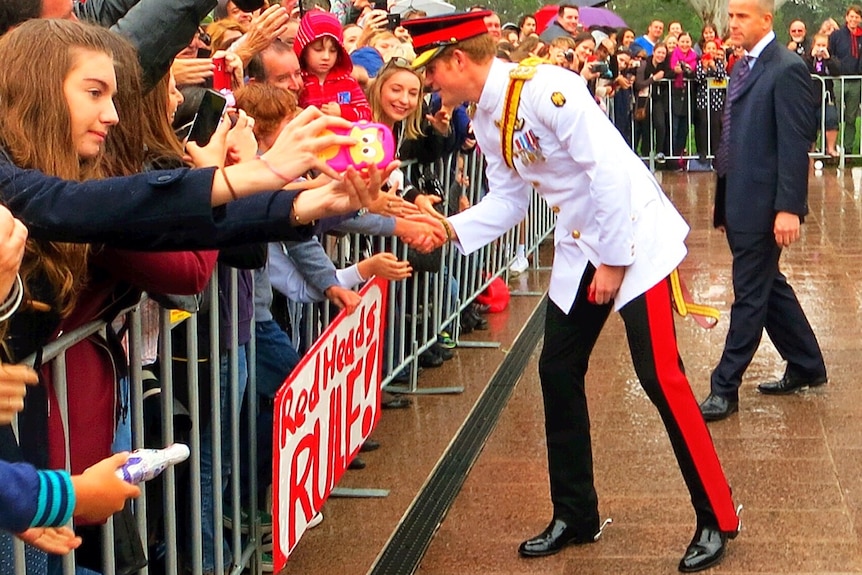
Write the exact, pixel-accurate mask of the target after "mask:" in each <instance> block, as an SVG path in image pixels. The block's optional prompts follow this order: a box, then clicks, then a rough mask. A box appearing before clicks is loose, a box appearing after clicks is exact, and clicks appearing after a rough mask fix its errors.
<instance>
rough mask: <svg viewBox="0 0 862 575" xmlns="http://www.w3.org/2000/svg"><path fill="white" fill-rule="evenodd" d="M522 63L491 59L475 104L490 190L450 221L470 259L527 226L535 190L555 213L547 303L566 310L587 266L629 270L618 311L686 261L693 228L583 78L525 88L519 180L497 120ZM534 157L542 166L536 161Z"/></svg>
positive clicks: (544, 73)
mask: <svg viewBox="0 0 862 575" xmlns="http://www.w3.org/2000/svg"><path fill="white" fill-rule="evenodd" d="M516 66H517V65H516V64H509V63H505V62H502V61H499V60H495V61H494V64H493V66H492V68H491V72H490V75H489V76H488V81H487V82H486V83H485V88H484V90H483V91H482V97H481V99H480V100H479V102H478V105H477V107H476V115H475V117H474V118H473V130H474V132H475V134H476V140H477V141H478V143H479V146H480V148H481V149H482V152H483V153H484V154H485V158H486V160H487V163H488V168H487V176H488V187H489V189H490V193H489V194H488V195H487V196H486V198H485V199H483V200H482V201H481V202H480V203H479V204H478V205H476V206H475V207H474V208H472V209H470V210H469V212H467V213H464V214H461V215H455V216H452V217H451V218H449V221H450V222H451V223H452V226H453V227H454V228H455V230H456V231H457V235H458V238H459V240H460V246H459V248H460V249H461V250H462V251H463V252H466V253H470V252H472V251H474V250H476V249H478V248H480V247H482V246H484V245H485V244H487V243H488V242H490V241H491V240H493V239H495V238H497V237H499V236H500V235H501V234H503V233H505V232H506V231H507V230H509V229H510V228H511V227H513V226H514V225H516V224H517V223H518V222H520V221H521V220H523V219H524V216H525V215H526V212H527V208H528V207H529V202H530V188H531V187H535V189H536V190H537V191H538V193H539V194H540V195H541V196H542V197H543V198H544V199H545V201H547V202H548V204H549V205H550V206H551V207H552V208H553V209H554V211H555V212H556V213H557V228H556V232H555V234H554V249H555V255H554V266H553V271H552V273H551V285H550V290H549V295H550V298H551V299H552V300H553V301H554V302H555V303H556V304H557V305H558V306H559V307H560V309H563V310H568V309H570V308H571V307H572V303H573V302H574V301H575V297H576V295H577V294H576V293H575V291H574V290H572V286H576V285H578V282H579V281H580V278H581V276H582V275H583V273H584V270H585V269H586V266H587V263H588V262H591V263H592V264H593V265H594V266H595V267H598V265H599V264H602V263H604V264H608V265H622V266H629V269H628V270H627V271H626V275H625V280H624V281H623V284H622V286H621V287H620V291H619V295H618V296H617V298H616V300H615V305H616V309H617V310H619V309H620V308H621V307H622V306H623V305H625V304H626V303H628V302H629V301H631V300H632V299H633V298H635V297H636V296H638V295H640V294H642V293H644V292H645V291H646V290H648V289H649V288H651V287H652V286H654V285H655V284H656V283H658V282H659V281H661V280H662V279H663V278H665V277H667V276H668V275H669V274H670V273H671V271H673V270H674V269H675V268H676V266H677V265H678V264H679V263H680V262H681V261H682V259H683V258H684V257H685V254H686V248H685V243H684V240H685V237H686V235H687V234H688V230H689V227H688V224H686V222H685V220H683V219H682V216H680V215H679V213H678V212H677V211H676V208H674V206H673V204H672V203H671V202H670V200H669V199H668V198H667V197H666V196H665V195H664V193H663V192H662V190H661V188H660V187H659V185H658V182H656V180H655V178H654V177H653V176H652V174H651V173H650V172H649V170H648V169H647V168H646V167H645V166H644V164H643V162H641V161H640V159H639V158H638V157H637V156H635V155H634V154H633V153H632V152H631V150H630V149H629V147H628V146H627V145H626V143H625V141H624V140H623V138H622V136H620V134H619V132H618V131H617V130H616V129H615V128H614V127H613V125H612V124H611V123H610V122H609V121H608V119H607V118H606V117H605V116H604V114H602V113H601V111H600V110H599V108H598V106H596V102H595V100H594V99H593V97H592V96H591V95H590V93H589V91H588V90H587V88H586V86H585V85H584V82H583V81H582V80H581V79H580V77H579V76H577V75H575V74H573V73H572V72H570V71H568V70H566V69H564V68H561V67H559V66H540V67H539V70H538V71H537V73H536V76H535V77H534V78H533V79H531V80H529V81H527V82H526V83H525V85H524V90H523V92H522V95H521V105H520V108H519V110H518V117H519V118H521V119H523V120H524V125H523V128H522V130H521V131H520V132H516V133H515V137H516V140H519V139H520V140H522V141H523V142H524V143H525V147H524V148H522V149H523V151H522V152H521V153H520V154H517V153H516V157H515V165H516V167H517V169H518V173H517V174H514V173H513V171H512V170H511V169H509V167H508V166H507V165H506V163H505V161H504V160H503V156H502V153H501V149H500V129H499V128H498V127H497V125H496V124H495V122H499V120H500V114H501V110H502V109H503V105H504V99H505V97H506V88H507V86H508V81H509V72H510V70H512V69H514V68H515V67H516ZM552 96H555V98H553V99H552ZM533 142H535V143H533ZM528 146H535V147H537V148H538V149H537V150H531V149H528ZM516 147H517V145H516ZM536 152H538V154H537V153H536ZM531 154H533V156H537V155H540V156H541V157H544V160H542V159H540V158H538V157H535V158H534V159H532V161H531V156H530V155H531ZM467 222H469V224H467Z"/></svg>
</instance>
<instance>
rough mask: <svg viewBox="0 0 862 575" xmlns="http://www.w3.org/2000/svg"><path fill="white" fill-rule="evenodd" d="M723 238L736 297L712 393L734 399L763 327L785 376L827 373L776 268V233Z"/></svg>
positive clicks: (730, 233) (778, 252) (811, 333)
mask: <svg viewBox="0 0 862 575" xmlns="http://www.w3.org/2000/svg"><path fill="white" fill-rule="evenodd" d="M727 242H728V244H730V252H731V254H733V296H734V297H733V305H732V306H731V308H730V328H729V329H728V332H727V339H726V340H725V344H724V351H723V352H722V354H721V360H719V362H718V366H716V368H715V369H714V370H713V372H712V378H711V388H712V392H713V393H715V394H717V395H721V396H723V397H727V398H730V399H737V398H738V393H739V392H738V390H739V386H740V385H741V384H742V375H743V373H745V370H746V369H747V368H748V364H750V363H751V360H752V359H753V358H754V354H755V352H756V351H757V348H758V347H759V345H760V339H761V338H762V337H763V330H764V329H766V333H768V334H769V338H770V339H771V340H772V343H773V344H775V348H776V349H777V350H778V353H779V354H780V355H781V357H782V358H783V359H784V360H785V361H786V362H787V372H788V374H789V375H792V376H796V377H800V378H806V379H808V378H815V377H819V376H822V375H825V374H826V365H825V364H824V362H823V354H822V353H821V351H820V345H819V344H818V343H817V337H816V336H815V335H814V330H812V329H811V324H809V323H808V319H807V318H806V317H805V312H804V311H802V306H801V305H799V300H798V299H796V293H794V291H793V288H792V287H790V284H788V283H787V278H786V277H785V276H784V274H783V273H781V270H780V269H779V267H778V261H779V258H780V257H781V248H780V247H779V246H778V244H776V243H775V235H774V234H773V233H772V232H771V231H770V232H769V233H762V234H761V233H741V232H735V231H734V230H732V229H730V228H728V229H727Z"/></svg>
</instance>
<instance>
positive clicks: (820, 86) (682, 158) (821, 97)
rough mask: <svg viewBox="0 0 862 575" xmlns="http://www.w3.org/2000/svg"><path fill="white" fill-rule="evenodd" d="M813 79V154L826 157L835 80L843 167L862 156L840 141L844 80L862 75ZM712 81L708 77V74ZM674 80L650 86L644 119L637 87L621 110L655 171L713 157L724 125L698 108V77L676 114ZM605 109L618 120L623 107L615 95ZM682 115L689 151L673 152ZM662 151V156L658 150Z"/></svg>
mask: <svg viewBox="0 0 862 575" xmlns="http://www.w3.org/2000/svg"><path fill="white" fill-rule="evenodd" d="M811 79H812V82H814V83H815V84H816V85H817V88H816V89H815V96H816V97H817V98H818V101H819V102H820V103H821V105H820V109H819V112H817V111H816V110H813V111H812V112H813V113H819V116H818V121H817V125H818V138H817V140H816V141H815V142H814V146H813V148H812V150H811V151H810V154H809V155H810V156H811V157H814V158H825V157H827V154H826V141H825V136H824V133H825V131H826V104H827V102H828V96H827V94H828V91H827V81H830V80H831V81H833V82H834V91H835V102H834V103H835V105H836V106H837V109H838V115H839V127H840V133H839V138H838V149H839V151H840V155H839V165H840V166H841V167H844V162H845V159H846V158H862V153H850V152H849V151H848V150H847V149H845V148H844V146H842V145H841V141H842V140H841V138H842V137H843V132H844V130H843V127H844V125H845V121H844V116H845V99H844V98H842V96H841V95H842V94H843V93H844V87H845V82H846V83H847V84H846V85H848V86H849V85H850V83H851V82H853V83H854V84H856V85H858V86H862V76H841V77H824V76H818V75H812V76H811ZM707 81H709V78H707ZM659 83H660V84H662V85H663V88H662V92H663V93H664V95H665V97H664V98H663V99H662V100H660V102H659V104H660V107H661V111H660V113H662V112H663V121H664V122H665V123H666V126H665V135H666V141H665V142H657V141H656V125H655V117H654V115H653V97H654V96H653V91H654V90H655V89H656V88H655V85H656V84H659ZM672 83H673V79H670V80H661V82H658V83H656V84H653V87H652V88H651V90H650V96H649V98H650V101H649V104H648V108H647V119H646V121H645V122H637V121H635V119H634V108H635V106H636V105H637V91H636V90H634V88H632V108H631V110H625V111H622V113H623V114H628V115H629V117H630V120H631V121H630V125H629V128H628V134H625V135H627V136H628V141H629V142H630V143H631V145H632V147H633V149H634V150H635V152H637V153H639V155H640V158H641V159H642V160H644V161H645V162H647V163H649V166H650V169H651V170H652V171H655V170H656V169H657V168H658V167H659V166H661V165H662V164H664V163H666V162H671V165H673V164H672V163H673V162H677V163H680V166H682V162H685V163H686V164H687V165H690V164H688V162H691V161H693V160H694V161H698V160H701V159H704V160H707V161H711V160H713V159H714V158H715V152H716V151H717V150H715V149H713V145H712V140H713V138H712V137H711V136H712V134H713V133H714V132H715V131H716V130H720V128H721V126H720V125H718V126H716V125H714V122H716V121H717V122H719V124H720V122H721V114H717V115H716V114H710V113H705V114H702V113H701V111H700V110H698V108H697V106H696V102H695V99H696V90H697V84H698V82H697V81H696V80H686V87H685V89H684V96H685V101H684V106H685V110H686V114H685V116H678V117H675V116H674V114H673V113H672V112H671V109H672V106H673V103H672V99H673V92H672V89H671V87H672ZM707 89H708V90H722V91H724V90H725V89H726V88H725V87H724V86H721V85H719V84H717V83H716V84H712V83H710V84H708V86H707ZM854 93H855V94H856V96H855V97H856V98H857V99H860V100H862V96H860V95H859V90H857V91H856V92H854ZM604 103H605V109H606V110H607V114H608V117H609V118H610V120H611V121H612V122H614V123H615V124H616V122H615V120H616V118H615V116H616V115H617V114H618V113H620V111H618V110H615V108H614V100H613V98H605V100H604ZM856 106H857V108H856V109H857V110H858V109H859V108H860V103H859V102H857V103H856ZM679 117H685V118H686V140H685V142H686V143H685V146H684V148H683V151H685V152H686V153H684V154H682V153H680V154H674V153H673V131H674V129H675V127H676V123H678V122H679V120H678V118H679ZM696 123H700V126H699V127H696V126H695V124H696ZM644 127H646V129H647V131H648V137H649V141H650V145H649V153H642V152H643V150H642V149H641V150H639V149H638V147H637V143H638V141H639V135H640V134H641V133H642V130H643V129H644ZM698 129H699V130H702V131H703V139H704V140H705V142H706V146H705V147H706V150H705V153H701V150H700V149H699V148H698V147H697V146H696V138H697V133H696V131H697V130H698ZM860 131H862V129H859V128H857V131H856V133H857V138H856V140H857V141H858V139H859V138H858V134H859V132H860ZM659 153H661V154H662V156H659V155H658V154H659ZM699 167H700V169H710V164H703V165H701V166H699Z"/></svg>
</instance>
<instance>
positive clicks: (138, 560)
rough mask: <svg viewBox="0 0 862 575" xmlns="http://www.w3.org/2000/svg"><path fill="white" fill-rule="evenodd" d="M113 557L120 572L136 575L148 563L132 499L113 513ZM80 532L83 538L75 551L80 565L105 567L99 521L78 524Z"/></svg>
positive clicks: (78, 533) (78, 532)
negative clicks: (96, 522) (103, 564)
mask: <svg viewBox="0 0 862 575" xmlns="http://www.w3.org/2000/svg"><path fill="white" fill-rule="evenodd" d="M113 517H114V559H115V568H116V573H117V575H133V574H134V573H137V572H138V571H140V570H141V569H143V568H144V567H146V566H147V556H146V554H145V553H144V544H143V542H142V541H141V534H140V533H139V532H138V524H137V522H136V521H135V516H134V514H133V513H132V503H131V501H126V506H125V507H123V510H122V511H118V512H117V513H114V515H113ZM75 531H76V532H77V533H76V534H77V535H80V536H81V537H82V539H83V540H84V541H83V543H82V544H81V546H80V547H79V548H78V549H77V551H75V559H76V560H77V562H78V565H80V566H81V567H86V568H87V569H90V570H93V571H96V572H101V571H102V528H101V527H100V526H98V525H87V526H83V527H76V528H75Z"/></svg>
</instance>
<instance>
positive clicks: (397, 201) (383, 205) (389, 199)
mask: <svg viewBox="0 0 862 575" xmlns="http://www.w3.org/2000/svg"><path fill="white" fill-rule="evenodd" d="M368 211H369V212H372V213H375V214H380V215H381V216H393V217H397V216H409V215H411V214H418V213H419V208H418V207H417V206H416V205H415V204H411V203H410V202H408V201H407V200H405V199H404V198H402V197H401V196H399V195H398V194H396V193H395V192H393V191H391V190H390V191H388V192H380V194H378V196H377V199H376V200H374V202H372V204H371V206H370V207H369V208H368Z"/></svg>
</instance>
